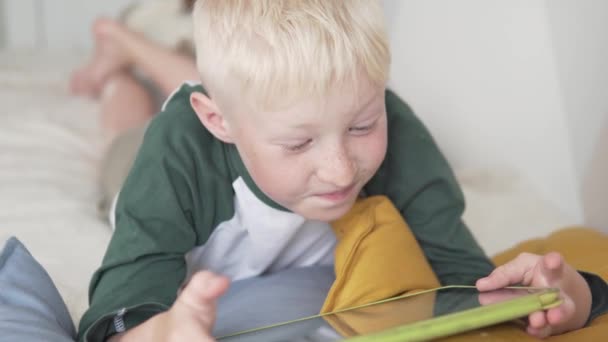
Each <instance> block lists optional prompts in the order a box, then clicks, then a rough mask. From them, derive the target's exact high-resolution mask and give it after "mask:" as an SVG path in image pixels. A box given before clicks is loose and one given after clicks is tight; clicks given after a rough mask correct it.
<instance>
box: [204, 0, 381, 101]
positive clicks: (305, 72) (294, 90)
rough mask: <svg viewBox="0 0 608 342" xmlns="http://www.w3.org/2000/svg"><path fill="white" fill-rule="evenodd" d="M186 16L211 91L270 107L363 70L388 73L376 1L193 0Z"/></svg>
mask: <svg viewBox="0 0 608 342" xmlns="http://www.w3.org/2000/svg"><path fill="white" fill-rule="evenodd" d="M193 17H194V40H195V44H196V55H197V65H198V69H199V72H200V75H201V79H202V83H203V85H204V86H205V87H206V88H207V90H208V91H209V92H210V94H211V96H212V97H213V96H215V97H216V98H217V97H219V98H224V99H226V100H227V101H232V102H234V101H238V102H243V101H248V102H250V103H249V105H251V106H255V107H257V108H258V109H277V107H279V106H284V105H289V104H292V103H293V102H294V101H299V100H304V98H305V97H306V96H323V94H325V93H326V92H327V91H328V90H329V89H330V87H332V86H335V85H337V84H351V82H352V83H355V84H356V82H357V81H361V76H362V75H363V76H365V77H367V78H368V80H369V81H371V82H373V83H374V84H378V85H384V84H385V83H386V81H387V78H388V72H389V65H390V51H389V46H388V39H387V37H386V31H385V25H384V17H383V13H382V7H381V5H380V4H379V2H378V1H376V0H198V1H197V2H196V4H195V7H194V11H193ZM234 94H238V95H237V96H236V98H235V96H234Z"/></svg>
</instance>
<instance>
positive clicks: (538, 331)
mask: <svg viewBox="0 0 608 342" xmlns="http://www.w3.org/2000/svg"><path fill="white" fill-rule="evenodd" d="M526 332H527V333H528V334H530V335H532V336H534V337H538V338H546V337H549V336H550V335H551V326H550V325H545V326H543V327H542V328H533V327H531V326H528V327H527V328H526Z"/></svg>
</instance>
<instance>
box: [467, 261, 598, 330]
mask: <svg viewBox="0 0 608 342" xmlns="http://www.w3.org/2000/svg"><path fill="white" fill-rule="evenodd" d="M509 285H524V286H539V287H556V288H559V289H560V293H561V297H562V300H563V303H562V304H561V305H560V306H558V307H555V308H551V309H549V310H546V311H538V312H534V313H532V314H530V315H529V316H528V327H527V329H526V330H527V332H528V333H529V334H530V335H533V336H536V337H540V338H544V337H547V336H550V335H554V334H560V333H563V332H566V331H570V330H574V329H578V328H581V327H582V326H583V325H584V324H585V322H586V321H587V319H588V318H589V314H590V312H591V290H590V289H589V286H588V285H587V282H586V281H585V279H584V278H583V277H582V276H581V275H580V274H579V273H578V272H577V271H576V270H575V269H573V268H572V267H571V266H570V265H568V264H566V263H565V262H564V259H563V258H562V256H561V255H560V254H559V253H555V252H552V253H549V254H546V255H544V256H543V255H536V254H530V253H522V254H520V255H519V256H518V257H517V258H515V259H513V260H511V261H510V262H508V263H506V264H504V265H502V266H499V267H497V268H496V269H495V270H494V271H493V272H492V273H491V274H490V275H489V276H487V277H485V278H482V279H479V280H478V281H477V284H476V286H477V289H478V290H479V291H490V290H495V289H499V288H502V287H505V286H509Z"/></svg>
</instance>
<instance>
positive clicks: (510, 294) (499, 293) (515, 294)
mask: <svg viewBox="0 0 608 342" xmlns="http://www.w3.org/2000/svg"><path fill="white" fill-rule="evenodd" d="M522 295H524V293H522V292H519V291H514V290H509V289H500V290H495V291H488V292H481V293H480V294H479V295H478V297H477V299H478V300H479V304H481V305H490V304H494V303H500V302H504V301H506V300H509V299H513V298H519V297H521V296H522Z"/></svg>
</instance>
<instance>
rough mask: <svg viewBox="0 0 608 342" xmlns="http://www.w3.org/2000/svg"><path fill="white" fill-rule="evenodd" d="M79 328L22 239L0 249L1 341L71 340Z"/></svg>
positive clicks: (10, 242)
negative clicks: (76, 327)
mask: <svg viewBox="0 0 608 342" xmlns="http://www.w3.org/2000/svg"><path fill="white" fill-rule="evenodd" d="M75 336H76V331H75V329H74V324H73V322H72V319H71V318H70V314H69V312H68V309H67V308H66V306H65V303H64V302H63V300H62V298H61V295H60V294H59V292H58V291H57V288H56V287H55V284H53V281H52V280H51V278H50V277H49V275H48V274H47V273H46V271H45V270H44V268H43V267H42V266H41V265H40V264H39V263H38V262H37V261H36V260H35V259H34V258H33V257H32V255H31V254H30V253H29V252H28V250H27V249H26V248H25V246H23V244H22V243H21V242H19V240H17V239H16V238H14V237H12V238H10V239H9V240H8V241H7V242H6V244H5V245H4V248H3V249H2V250H0V341H1V342H4V341H6V342H9V341H10V342H14V341H19V342H30V341H32V342H33V341H45V342H70V341H72V342H73V341H74V339H75Z"/></svg>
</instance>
